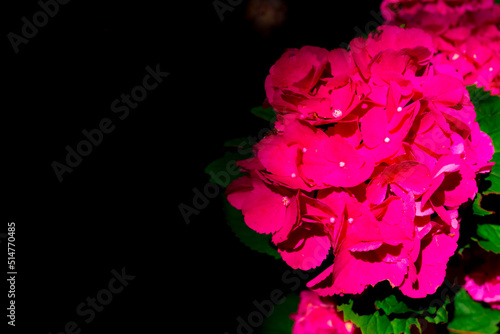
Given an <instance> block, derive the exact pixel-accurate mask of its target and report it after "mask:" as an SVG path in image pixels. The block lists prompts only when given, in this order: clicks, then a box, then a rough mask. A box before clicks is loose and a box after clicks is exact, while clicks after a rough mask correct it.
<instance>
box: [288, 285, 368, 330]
mask: <svg viewBox="0 0 500 334" xmlns="http://www.w3.org/2000/svg"><path fill="white" fill-rule="evenodd" d="M290 317H291V318H292V319H293V320H294V321H295V323H294V325H293V329H292V333H293V334H318V333H320V334H349V333H356V334H357V333H361V331H360V330H359V329H358V328H356V327H354V325H353V323H352V322H350V321H344V319H343V315H342V312H338V311H337V310H336V304H335V302H334V301H333V300H326V299H325V300H322V299H321V298H320V297H319V296H318V295H317V294H316V293H314V292H312V291H307V290H305V291H302V292H301V293H300V302H299V308H298V310H297V313H293V314H291V315H290Z"/></svg>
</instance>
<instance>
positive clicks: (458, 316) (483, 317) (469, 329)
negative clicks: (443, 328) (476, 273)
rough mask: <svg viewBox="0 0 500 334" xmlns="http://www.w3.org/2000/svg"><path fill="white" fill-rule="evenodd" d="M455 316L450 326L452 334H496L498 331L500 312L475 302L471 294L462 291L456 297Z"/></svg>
mask: <svg viewBox="0 0 500 334" xmlns="http://www.w3.org/2000/svg"><path fill="white" fill-rule="evenodd" d="M454 302H455V315H454V317H453V320H452V321H451V322H450V323H449V324H448V330H449V331H450V332H452V333H471V334H474V333H478V334H494V333H496V332H497V331H498V327H497V324H498V323H499V322H500V311H499V310H494V309H491V308H488V307H485V306H483V304H481V303H480V302H476V301H474V300H473V299H472V298H471V296H470V295H469V293H468V292H467V291H466V290H464V289H461V290H460V291H458V293H457V294H456V296H455V300H454Z"/></svg>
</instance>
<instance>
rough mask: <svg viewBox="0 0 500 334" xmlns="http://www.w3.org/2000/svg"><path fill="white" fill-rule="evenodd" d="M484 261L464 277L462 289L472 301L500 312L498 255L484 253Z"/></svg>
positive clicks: (499, 258) (499, 256) (499, 257)
mask: <svg viewBox="0 0 500 334" xmlns="http://www.w3.org/2000/svg"><path fill="white" fill-rule="evenodd" d="M482 259H483V260H484V262H483V263H481V264H480V265H479V266H478V267H477V268H475V270H474V271H472V272H471V273H469V274H467V275H466V276H465V285H464V288H465V290H467V292H468V293H469V294H470V295H471V297H472V299H474V300H477V301H484V302H486V303H489V304H490V305H491V307H492V308H494V309H497V310H500V267H499V266H498V263H499V261H500V255H498V254H494V253H490V252H485V254H484V255H483V256H482Z"/></svg>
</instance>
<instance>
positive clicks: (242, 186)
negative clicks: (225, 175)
mask: <svg viewBox="0 0 500 334" xmlns="http://www.w3.org/2000/svg"><path fill="white" fill-rule="evenodd" d="M251 190H253V183H252V179H251V178H250V177H249V176H242V177H240V178H237V179H236V180H234V181H233V182H231V184H230V185H229V186H228V187H227V189H226V194H227V200H228V201H229V203H230V204H231V205H232V206H234V207H235V208H236V209H238V210H241V209H242V208H243V203H244V202H245V200H246V199H247V197H248V192H250V191H251Z"/></svg>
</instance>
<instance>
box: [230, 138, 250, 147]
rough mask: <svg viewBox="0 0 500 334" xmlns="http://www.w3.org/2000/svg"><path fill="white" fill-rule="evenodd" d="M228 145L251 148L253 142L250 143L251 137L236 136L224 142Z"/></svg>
mask: <svg viewBox="0 0 500 334" xmlns="http://www.w3.org/2000/svg"><path fill="white" fill-rule="evenodd" d="M224 146H226V147H238V148H250V147H252V143H250V139H249V138H247V137H242V138H234V139H229V140H228V141H226V142H225V143H224Z"/></svg>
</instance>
